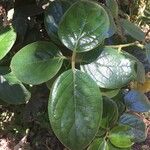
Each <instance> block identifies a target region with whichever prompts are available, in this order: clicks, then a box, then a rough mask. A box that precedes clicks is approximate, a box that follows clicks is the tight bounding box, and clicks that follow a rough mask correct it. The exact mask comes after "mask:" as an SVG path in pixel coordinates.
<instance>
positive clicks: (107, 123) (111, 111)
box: [100, 97, 118, 129]
mask: <svg viewBox="0 0 150 150" xmlns="http://www.w3.org/2000/svg"><path fill="white" fill-rule="evenodd" d="M103 108H104V109H103V115H102V121H101V124H100V126H101V127H102V128H107V129H108V128H111V127H112V126H113V125H115V124H116V122H117V120H118V108H117V104H116V103H115V102H114V101H112V100H111V99H109V98H108V97H103Z"/></svg>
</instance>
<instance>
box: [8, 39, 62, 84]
mask: <svg viewBox="0 0 150 150" xmlns="http://www.w3.org/2000/svg"><path fill="white" fill-rule="evenodd" d="M62 62H63V59H62V57H61V54H60V53H59V49H58V48H57V47H56V46H55V45H54V44H52V43H50V42H44V41H39V42H34V43H31V44H29V45H27V46H25V47H23V48H22V49H21V50H20V51H19V52H18V53H16V55H15V56H14V57H13V58H12V61H11V69H12V71H13V72H14V74H15V75H16V77H17V78H18V79H19V80H20V81H22V82H24V83H27V84H41V83H43V82H46V81H48V80H49V79H51V78H52V77H54V76H55V75H56V73H57V72H58V71H59V69H60V68H61V65H62Z"/></svg>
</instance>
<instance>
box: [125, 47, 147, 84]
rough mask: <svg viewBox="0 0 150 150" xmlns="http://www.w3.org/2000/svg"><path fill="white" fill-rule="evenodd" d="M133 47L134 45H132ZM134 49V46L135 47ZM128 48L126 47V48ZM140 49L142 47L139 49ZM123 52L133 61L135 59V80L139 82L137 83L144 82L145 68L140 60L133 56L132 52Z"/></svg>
mask: <svg viewBox="0 0 150 150" xmlns="http://www.w3.org/2000/svg"><path fill="white" fill-rule="evenodd" d="M133 48H134V47H133ZM135 49H136V47H135ZM127 50H128V49H127ZM140 50H142V49H140ZM136 52H137V51H136ZM124 54H125V55H126V56H127V57H129V58H130V59H132V60H133V61H135V64H136V76H137V77H136V80H137V81H138V82H139V83H144V82H145V68H144V65H143V64H142V63H141V61H140V60H139V59H138V58H136V57H135V56H133V55H132V54H129V53H125V52H124Z"/></svg>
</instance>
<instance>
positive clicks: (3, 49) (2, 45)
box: [0, 27, 16, 60]
mask: <svg viewBox="0 0 150 150" xmlns="http://www.w3.org/2000/svg"><path fill="white" fill-rule="evenodd" d="M15 41H16V33H15V32H14V30H13V29H12V28H8V27H6V28H4V29H1V31H0V60H1V59H2V58H3V57H5V56H6V54H7V53H8V52H9V51H10V50H11V48H12V46H13V45H14V43H15Z"/></svg>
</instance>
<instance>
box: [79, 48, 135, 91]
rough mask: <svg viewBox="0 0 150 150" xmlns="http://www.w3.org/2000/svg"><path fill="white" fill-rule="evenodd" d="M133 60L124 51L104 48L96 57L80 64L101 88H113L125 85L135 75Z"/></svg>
mask: <svg viewBox="0 0 150 150" xmlns="http://www.w3.org/2000/svg"><path fill="white" fill-rule="evenodd" d="M134 65H135V62H134V61H132V59H130V58H128V57H127V56H126V55H124V53H119V52H118V50H116V49H113V48H105V49H104V50H103V52H102V53H101V55H100V56H99V57H98V59H97V60H96V61H94V62H92V63H90V64H87V65H82V66H81V70H82V71H83V72H86V73H87V74H89V75H90V76H91V77H92V78H93V80H94V81H96V82H97V84H98V85H99V86H100V87H101V88H107V89H115V88H120V87H123V86H125V85H127V84H128V83H129V82H130V81H131V80H133V79H134V78H135V77H136V73H135V69H134Z"/></svg>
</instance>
